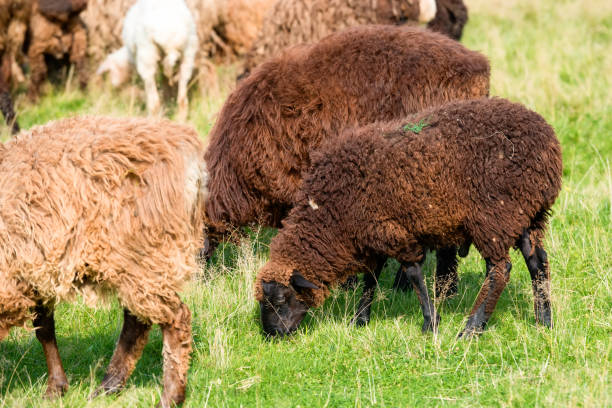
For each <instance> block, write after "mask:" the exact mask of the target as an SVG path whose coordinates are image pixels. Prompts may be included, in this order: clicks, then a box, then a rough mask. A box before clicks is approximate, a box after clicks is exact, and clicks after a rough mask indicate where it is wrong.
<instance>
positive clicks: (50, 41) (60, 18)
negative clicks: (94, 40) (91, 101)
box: [28, 0, 88, 99]
mask: <svg viewBox="0 0 612 408" xmlns="http://www.w3.org/2000/svg"><path fill="white" fill-rule="evenodd" d="M86 7H87V0H38V1H36V2H34V6H33V8H32V16H31V18H30V25H29V35H30V45H29V47H28V59H29V62H30V68H31V71H32V73H31V77H30V87H29V89H28V96H29V97H30V99H37V98H38V96H39V94H40V87H41V86H42V84H43V82H44V81H45V79H46V77H47V64H46V63H45V55H51V56H53V57H54V58H56V59H61V58H63V57H64V56H65V55H68V57H69V60H70V63H71V64H74V65H75V70H76V73H77V75H78V78H79V86H80V87H81V88H82V89H83V88H85V87H86V86H87V80H88V72H87V64H86V62H87V59H86V57H87V56H86V53H87V30H86V28H85V25H84V24H83V21H82V20H81V17H80V14H81V12H82V11H83V10H84V9H85V8H86Z"/></svg>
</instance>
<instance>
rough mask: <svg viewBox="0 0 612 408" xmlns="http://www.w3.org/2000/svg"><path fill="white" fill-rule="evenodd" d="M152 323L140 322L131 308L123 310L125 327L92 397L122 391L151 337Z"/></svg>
mask: <svg viewBox="0 0 612 408" xmlns="http://www.w3.org/2000/svg"><path fill="white" fill-rule="evenodd" d="M150 330H151V325H150V324H148V323H142V322H140V321H139V320H138V319H137V318H136V317H135V316H134V315H133V314H131V313H130V312H129V310H127V309H124V310H123V329H122V330H121V335H120V336H119V340H118V341H117V346H116V347H115V352H114V353H113V357H112V358H111V362H110V364H109V365H108V368H107V369H106V374H105V375H104V378H103V379H102V383H101V384H100V386H99V387H98V388H97V389H96V390H95V391H94V393H93V394H92V395H91V396H90V398H95V397H97V396H98V395H103V394H112V393H116V392H119V391H121V389H122V388H123V387H124V386H125V383H126V382H127V379H128V378H129V377H130V375H131V374H132V371H134V367H135V366H136V363H138V360H140V356H141V355H142V350H143V349H144V347H145V345H146V344H147V341H148V339H149V331H150Z"/></svg>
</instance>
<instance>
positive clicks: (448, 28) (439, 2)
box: [427, 0, 468, 40]
mask: <svg viewBox="0 0 612 408" xmlns="http://www.w3.org/2000/svg"><path fill="white" fill-rule="evenodd" d="M436 6H437V8H436V16H435V17H434V19H433V20H431V21H430V22H429V23H428V24H427V28H429V29H430V30H433V31H437V32H439V33H443V34H446V35H448V36H449V37H451V38H454V39H455V40H460V39H461V35H462V34H463V27H464V26H465V24H466V23H467V20H468V10H467V7H465V4H464V3H463V0H436Z"/></svg>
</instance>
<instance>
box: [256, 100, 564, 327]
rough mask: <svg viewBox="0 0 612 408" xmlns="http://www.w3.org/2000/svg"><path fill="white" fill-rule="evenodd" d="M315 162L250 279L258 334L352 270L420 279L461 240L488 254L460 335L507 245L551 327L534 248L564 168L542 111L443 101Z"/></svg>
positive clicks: (284, 321) (295, 315) (506, 270)
mask: <svg viewBox="0 0 612 408" xmlns="http://www.w3.org/2000/svg"><path fill="white" fill-rule="evenodd" d="M312 162H313V164H312V166H311V168H310V170H309V171H308V173H307V174H305V176H304V183H303V186H302V189H301V191H300V194H299V201H298V203H297V204H296V206H295V207H294V208H293V210H292V211H291V213H290V214H289V217H288V218H287V219H286V220H285V222H284V227H283V229H282V230H280V232H279V234H278V235H277V236H276V237H275V238H274V239H273V240H272V243H271V245H270V261H269V262H268V263H267V264H266V265H264V267H263V268H262V269H261V270H260V271H259V273H258V275H257V281H256V289H255V292H256V297H257V299H258V300H259V301H260V304H261V314H262V322H263V328H264V330H265V332H266V333H267V334H270V335H274V334H288V333H290V332H292V331H294V330H295V329H296V328H297V326H298V324H299V322H300V321H301V319H302V317H303V316H304V314H305V311H306V310H307V309H308V307H312V306H318V305H320V304H321V303H322V302H323V300H324V299H325V298H326V297H327V296H328V294H329V287H330V286H334V285H335V284H337V283H338V282H341V281H342V279H343V278H345V277H346V276H348V275H349V274H353V273H355V271H356V269H357V268H359V267H360V265H363V264H365V265H370V264H372V263H374V262H376V260H379V259H380V257H385V256H391V257H394V258H396V259H398V260H399V261H400V262H402V263H403V264H405V265H409V266H408V268H412V269H413V271H412V273H413V274H414V275H416V276H417V278H416V279H415V281H422V275H421V272H420V266H419V264H420V263H421V262H422V261H423V258H424V253H425V249H426V248H439V247H440V246H458V245H461V244H464V243H466V242H473V244H474V246H475V247H476V248H477V249H478V251H479V252H480V254H481V255H482V256H483V257H484V258H485V260H486V265H487V277H486V280H485V282H484V284H483V286H482V289H481V290H480V293H479V295H478V298H477V299H476V302H475V304H474V307H473V309H472V312H471V314H470V317H469V319H468V322H467V325H466V327H465V330H464V331H463V332H462V334H465V335H470V334H472V333H476V332H480V331H482V330H483V329H484V327H485V325H486V323H487V321H488V320H489V317H490V316H491V314H492V313H493V309H494V308H495V304H496V303H497V300H498V298H499V296H500V294H501V292H502V291H503V289H504V287H505V286H506V284H507V282H508V280H509V278H510V268H511V264H510V258H509V253H508V252H509V250H510V248H512V247H519V248H520V249H521V251H522V253H523V255H524V257H525V261H526V263H527V267H528V268H529V272H530V273H531V278H532V283H533V292H534V305H535V315H536V321H537V322H538V323H541V324H544V325H546V326H549V327H550V326H551V323H552V322H551V310H550V286H549V280H550V276H549V270H548V263H547V260H546V252H545V251H544V248H543V242H542V241H543V238H544V233H545V229H546V225H547V217H548V213H549V211H550V208H551V206H552V205H553V203H554V202H555V199H556V197H557V195H558V194H559V190H560V188H561V167H562V164H561V147H560V145H559V141H558V140H557V138H556V136H555V133H554V131H553V129H552V128H551V127H550V126H549V125H548V124H547V123H546V121H545V120H544V119H543V118H542V117H541V116H540V115H538V114H537V113H535V112H532V111H530V110H528V109H526V108H525V107H523V106H521V105H519V104H515V103H511V102H508V101H506V100H504V99H497V98H495V99H488V98H482V99H477V100H470V101H456V102H451V103H448V104H446V105H443V106H441V107H437V108H430V109H427V110H425V111H423V112H420V113H418V114H415V115H412V116H409V117H408V118H407V119H405V120H403V121H401V120H396V121H392V122H388V123H375V124H371V125H368V126H365V127H363V128H359V129H353V130H348V131H346V133H345V134H344V135H343V136H342V137H340V138H337V139H331V140H329V141H327V142H326V143H325V145H324V146H323V147H321V149H320V150H318V151H317V152H316V153H313V154H312ZM374 278H375V277H374ZM373 280H374V281H375V279H373ZM425 290H426V289H425ZM370 303H371V301H370ZM370 303H368V304H367V308H368V309H369V304H370ZM424 310H425V308H424ZM368 312H369V311H368Z"/></svg>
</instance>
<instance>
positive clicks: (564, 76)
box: [0, 0, 612, 407]
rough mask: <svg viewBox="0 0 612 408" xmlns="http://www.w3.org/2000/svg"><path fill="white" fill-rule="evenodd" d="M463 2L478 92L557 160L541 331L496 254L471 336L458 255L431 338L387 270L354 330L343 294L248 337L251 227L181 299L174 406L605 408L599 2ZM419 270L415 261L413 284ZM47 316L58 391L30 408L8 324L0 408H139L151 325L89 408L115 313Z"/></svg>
mask: <svg viewBox="0 0 612 408" xmlns="http://www.w3.org/2000/svg"><path fill="white" fill-rule="evenodd" d="M468 7H470V13H471V14H470V22H469V24H468V26H467V28H466V31H465V37H464V43H465V44H466V45H467V46H469V47H470V48H472V49H476V50H480V51H482V52H484V53H485V54H486V55H488V56H489V58H490V60H491V65H492V94H493V95H499V96H503V97H507V98H509V99H511V100H514V101H519V102H522V103H524V104H525V105H527V106H529V107H530V108H532V109H535V110H536V111H538V112H540V113H541V114H542V115H543V116H544V117H545V118H546V119H547V120H548V121H549V122H550V123H551V124H552V125H553V127H554V128H555V130H556V131H557V134H558V136H559V139H560V140H561V144H562V147H563V157H564V184H563V190H562V193H561V195H560V197H559V199H558V201H557V203H556V205H555V207H554V216H553V217H552V221H551V225H550V229H549V233H548V237H547V248H548V252H549V259H550V263H551V271H552V298H553V302H554V303H553V311H554V323H555V327H554V328H553V329H552V330H546V329H542V328H538V327H536V326H535V325H534V317H533V311H532V310H533V309H532V296H531V284H530V279H529V273H528V272H527V269H526V267H525V265H524V262H523V261H522V259H521V257H520V255H519V254H513V259H512V260H513V265H514V267H513V270H512V276H511V281H510V283H509V285H508V287H507V288H506V290H505V291H504V293H503V294H502V296H501V299H500V301H499V303H498V305H497V309H496V311H495V313H494V315H493V317H492V319H491V321H490V324H489V328H488V330H487V332H486V333H485V334H483V335H482V336H481V337H479V338H477V339H473V340H471V341H457V340H456V335H457V333H458V332H459V331H460V330H461V329H462V328H463V325H464V323H465V317H466V314H467V313H468V312H469V310H470V307H471V305H472V302H473V300H474V299H475V297H476V294H477V291H478V289H479V287H480V284H481V282H482V280H483V270H484V265H483V262H482V260H481V259H480V257H479V256H478V254H477V253H476V251H474V250H472V252H471V254H470V255H469V256H468V258H466V259H464V260H462V261H461V264H460V279H461V280H460V284H459V295H458V296H457V297H455V298H453V299H450V300H448V301H445V302H443V303H442V304H440V305H439V306H440V312H441V314H442V323H441V326H440V331H439V333H438V334H437V335H431V334H429V335H422V334H421V333H420V326H421V323H422V317H421V313H420V311H419V306H418V301H417V299H416V298H415V296H414V294H412V293H408V294H403V293H394V292H393V291H391V290H390V289H389V288H390V286H391V281H392V279H393V272H394V270H393V265H392V266H390V267H388V268H387V270H386V271H385V272H383V281H382V284H381V290H380V291H379V292H377V301H376V303H375V305H374V307H373V311H372V322H371V324H370V325H369V326H368V327H366V328H361V329H355V328H349V327H348V321H349V320H350V317H351V315H352V313H353V310H354V308H355V303H356V302H357V299H358V296H359V291H357V292H342V291H337V292H335V293H334V294H333V296H332V298H331V299H330V300H329V301H328V302H327V303H326V304H325V305H324V306H323V307H321V308H320V309H317V310H314V311H312V313H310V314H309V316H308V317H307V318H306V320H305V322H304V324H303V325H302V328H301V329H300V330H299V331H298V333H297V334H296V335H294V336H293V337H292V338H290V339H288V340H286V341H272V342H269V341H265V340H264V339H263V338H262V336H261V329H260V325H259V323H258V306H257V304H256V302H255V301H254V299H253V293H252V282H253V279H254V276H255V273H256V272H257V269H258V268H259V267H260V266H261V265H262V264H263V263H264V262H265V260H266V259H267V256H268V255H267V249H266V246H267V243H268V242H269V240H270V237H271V235H272V234H273V231H263V232H262V233H260V234H259V235H257V234H254V235H253V237H255V238H254V239H251V240H247V241H245V242H243V244H242V245H241V246H239V247H236V246H233V245H227V246H226V247H225V248H224V250H223V251H219V252H218V253H217V255H216V257H215V258H214V260H213V262H211V264H210V265H208V266H207V267H206V268H204V269H203V270H202V271H201V272H200V274H199V275H198V276H197V279H196V280H195V281H194V282H193V283H191V284H189V285H188V286H187V288H186V290H185V293H184V298H185V299H186V301H187V303H188V304H189V306H190V308H191V309H192V311H193V316H194V322H193V327H194V352H193V360H192V365H191V370H190V373H189V374H190V377H189V387H188V397H187V402H186V406H191V407H202V406H211V407H217V406H228V407H236V406H245V407H247V406H249V407H250V406H262V407H268V406H273V407H293V406H301V407H312V406H330V407H338V406H355V407H361V406H386V407H395V406H517V407H524V406H549V407H558V406H562V407H563V406H565V407H577V406H585V407H605V406H612V379H611V373H612V364H611V360H612V342H611V337H612V289H611V286H612V276H611V271H612V257H611V253H612V248H611V244H612V225H611V218H612V215H611V207H612V170H611V164H610V161H611V158H612V103H611V102H612V99H610V96H609V94H610V90H612V53H611V52H610V50H612V2H610V1H608V0H592V1H589V2H583V1H579V0H572V1H569V0H539V1H537V2H534V1H532V0H518V1H512V2H511V1H507V0H473V1H468ZM234 72H235V68H232V67H230V68H226V69H219V78H220V86H219V90H218V91H217V90H216V91H214V92H211V95H209V96H206V97H201V98H196V100H195V101H194V102H193V103H192V105H191V122H192V123H193V124H194V125H195V126H196V127H197V129H198V130H199V131H200V132H201V134H202V136H203V138H205V137H206V134H207V133H208V131H209V129H210V126H211V124H212V123H213V122H214V120H215V113H216V112H217V111H218V109H219V108H220V106H221V104H222V103H223V100H224V98H225V96H226V95H227V94H228V92H229V90H230V89H231V87H232V86H233V85H232V81H231V79H232V77H233V75H234ZM141 93H142V91H140V90H139V88H138V87H135V86H134V87H131V88H128V89H126V90H123V91H121V92H110V91H108V90H105V89H104V87H102V86H94V87H93V90H91V91H90V92H89V93H87V94H84V93H81V92H79V91H75V90H73V89H70V88H69V87H68V88H62V89H55V90H52V91H51V92H50V93H49V94H48V96H47V97H45V98H43V99H42V100H41V101H40V103H39V104H38V105H36V106H33V105H30V104H28V103H27V102H26V101H25V100H24V98H23V97H22V96H19V97H18V102H17V105H18V109H19V112H20V121H21V124H22V125H23V126H24V127H29V126H32V125H34V124H38V123H44V122H46V121H48V120H51V119H54V118H59V117H63V116H66V115H71V114H81V113H89V114H92V113H107V114H113V115H142V114H144V106H143V103H142V100H143V98H142V95H141ZM1 132H2V133H3V135H4V137H7V133H6V128H4V127H3V128H2V130H1ZM257 237H259V238H257ZM432 269H433V262H432V260H431V259H430V260H429V261H428V262H427V265H426V270H427V276H428V277H431V272H432ZM428 283H429V284H431V279H429V281H428ZM56 316H57V320H58V322H57V332H58V342H59V347H60V352H61V354H62V357H63V360H64V365H65V367H66V371H67V373H68V378H69V380H70V384H71V389H70V390H69V392H68V394H67V395H66V396H65V397H64V398H62V399H59V400H56V401H51V402H49V401H47V402H41V395H42V393H43V392H44V387H45V381H46V368H45V363H44V357H43V353H42V350H41V347H40V345H39V344H38V342H37V340H36V339H35V337H34V336H33V334H32V333H30V332H27V331H25V330H22V329H15V330H13V331H12V333H11V335H10V337H9V339H8V341H5V342H3V343H1V344H0V398H1V399H0V407H9V406H15V407H23V406H36V407H38V406H48V407H82V406H85V405H88V406H93V407H98V406H99V407H125V406H143V407H145V406H150V405H152V404H153V402H154V401H157V400H158V399H159V394H160V392H161V386H160V377H161V355H160V353H161V335H160V332H159V330H158V329H156V330H155V331H153V333H152V335H151V341H150V343H149V344H148V345H147V347H146V349H145V352H144V355H143V358H142V360H141V361H140V363H139V364H138V366H137V367H136V370H135V372H134V374H133V376H132V378H131V379H130V381H129V383H128V387H127V389H126V390H125V391H124V392H123V393H122V394H120V395H119V396H116V397H103V398H99V399H96V400H94V401H92V402H88V401H87V395H88V394H89V392H91V391H92V390H93V389H94V388H95V387H96V385H97V384H99V382H100V380H101V378H102V375H103V373H104V367H105V365H106V364H107V363H108V361H109V359H110V356H111V354H112V350H113V346H114V343H115V341H116V338H117V336H118V334H119V330H120V325H121V313H120V310H119V309H118V306H117V305H116V304H114V305H112V306H111V308H110V309H108V310H104V309H101V310H94V309H90V308H87V307H86V306H84V305H83V304H81V303H77V304H72V305H68V304H63V305H60V306H59V308H58V310H57V314H56Z"/></svg>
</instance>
